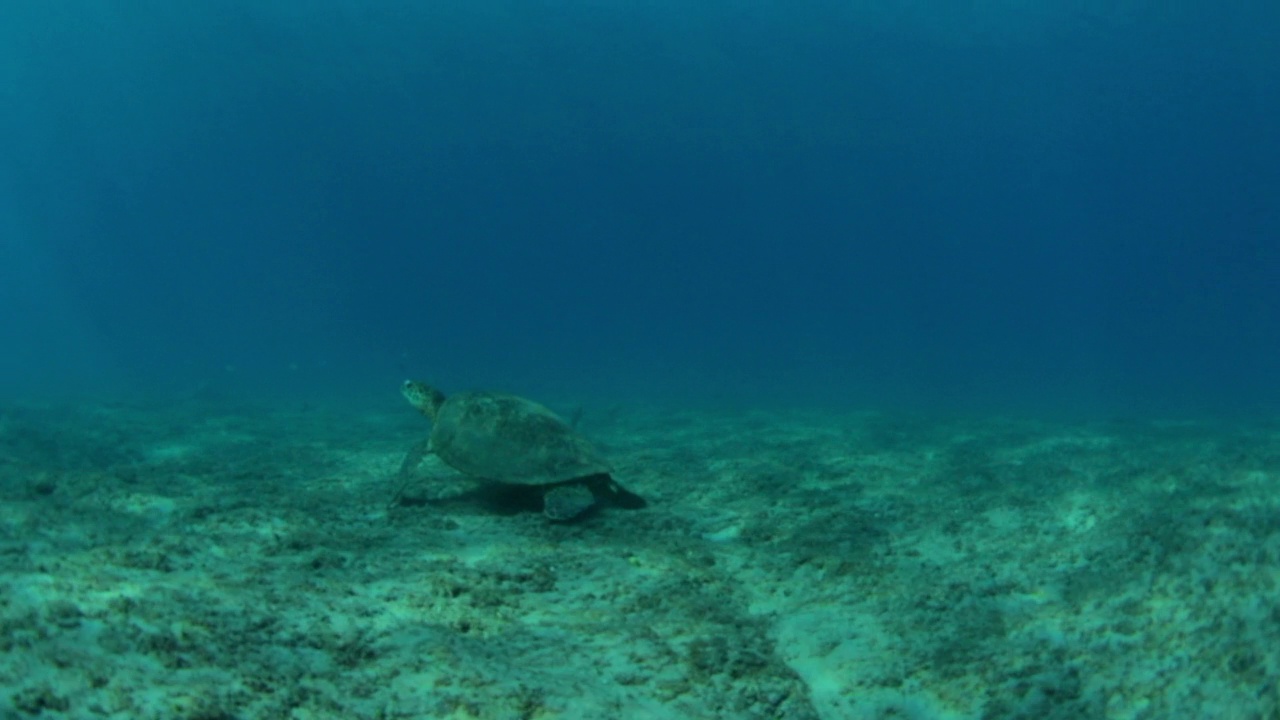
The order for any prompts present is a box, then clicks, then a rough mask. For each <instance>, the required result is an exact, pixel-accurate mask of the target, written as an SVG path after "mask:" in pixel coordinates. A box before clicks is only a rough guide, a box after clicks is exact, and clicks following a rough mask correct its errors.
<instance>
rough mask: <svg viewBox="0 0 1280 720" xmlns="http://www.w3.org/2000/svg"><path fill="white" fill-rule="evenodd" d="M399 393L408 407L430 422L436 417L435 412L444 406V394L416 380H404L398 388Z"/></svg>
mask: <svg viewBox="0 0 1280 720" xmlns="http://www.w3.org/2000/svg"><path fill="white" fill-rule="evenodd" d="M400 393H401V394H403V395H404V399H405V400H408V401H409V404H410V405H412V406H414V407H416V408H418V411H419V412H421V413H422V414H423V415H426V416H427V417H429V418H431V419H432V420H434V419H435V417H436V411H437V410H439V409H440V406H441V405H443V404H444V393H442V392H440V391H439V390H437V389H435V388H433V387H431V386H430V385H428V384H426V383H424V382H418V381H417V380H405V381H404V384H403V385H401V386H400Z"/></svg>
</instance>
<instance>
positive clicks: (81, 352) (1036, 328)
mask: <svg viewBox="0 0 1280 720" xmlns="http://www.w3.org/2000/svg"><path fill="white" fill-rule="evenodd" d="M905 5H910V6H911V9H909V10H904V9H902V7H903V6H904V4H903V3H890V2H883V3H834V2H812V3H781V2H777V3H771V2H749V3H687V2H644V3H624V2H584V1H581V0H572V1H568V2H536V1H531V0H519V1H518V2H516V1H510V2H435V3H408V2H404V3H401V2H396V3H363V2H355V1H354V0H344V1H342V2H337V1H334V0H322V1H319V2H306V3H303V2H297V1H296V0H295V1H294V2H283V1H281V0H275V1H273V2H188V3H172V2H159V1H157V0H151V1H147V2H144V1H142V0H139V1H137V2H131V3H123V4H120V3H102V2H89V1H88V0H82V1H79V2H75V1H73V2H61V3H36V2H29V3H9V4H8V6H7V7H6V9H5V10H4V11H3V20H2V21H0V72H2V73H3V76H0V93H2V96H0V103H2V106H3V108H4V110H3V112H0V347H2V348H3V352H0V373H3V374H2V375H0V391H2V392H3V393H4V394H5V395H7V396H24V397H26V396H35V397H40V396H72V397H75V396H78V395H80V394H83V393H86V392H93V393H96V394H100V395H106V396H117V397H129V396H160V397H164V396H166V395H168V394H175V395H177V394H181V393H183V392H185V391H187V390H190V389H192V388H198V387H215V388H219V389H220V390H222V391H225V392H228V393H233V394H235V393H239V394H244V395H248V396H255V397H261V396H265V395H271V396H273V397H282V398H295V397H307V396H312V395H315V394H327V395H329V396H331V397H335V398H338V397H342V398H367V399H370V400H371V401H373V402H381V401H383V399H384V398H385V402H386V403H388V404H394V403H398V402H400V401H399V398H398V397H397V395H396V384H397V383H398V382H399V380H400V379H401V378H402V377H404V376H406V375H412V376H421V377H425V378H427V379H430V380H432V381H433V382H436V383H438V384H440V385H441V386H442V387H445V388H446V389H453V388H458V387H470V386H482V385H483V386H499V387H503V388H506V389H511V390H516V391H521V392H526V393H529V394H538V393H541V394H544V395H563V394H570V395H572V394H575V393H576V394H579V395H585V396H591V397H598V398H616V399H622V400H630V399H634V398H646V397H649V398H656V399H660V400H662V401H664V402H667V401H675V402H681V401H687V402H740V403H746V404H760V405H779V404H781V405H787V404H798V405H808V404H824V405H849V406H852V407H916V408H919V407H923V408H947V409H954V408H959V409H978V410H981V411H988V410H991V411H996V410H1014V411H1019V412H1023V411H1031V412H1044V413H1056V412H1063V411H1073V412H1074V411H1084V412H1091V413H1092V412H1099V413H1107V414H1127V413H1144V412H1149V411H1150V412H1157V413H1167V412H1202V411H1204V412H1209V411H1213V412H1245V411H1256V410H1266V409H1268V408H1269V407H1274V403H1276V402H1277V401H1278V400H1280V374H1278V373H1277V358H1280V312H1278V308H1280V232H1278V231H1280V133H1278V131H1277V123H1276V118H1277V117H1280V44H1277V43H1276V42H1274V39H1275V38H1276V37H1280V4H1276V3H1274V2H1263V1H1262V0H1256V1H1253V2H1250V1H1248V0H1246V1H1245V2H1237V3H1226V4H1223V3H1217V2H1209V1H1208V0H1201V1H1199V2H1177V1H1176V0H1175V1H1172V2H1164V3H1156V2H1138V3H1131V4H1127V5H1126V4H1123V3H1116V4H1111V3H1091V4H1088V5H1093V6H1094V7H1092V8H1090V9H1089V10H1088V11H1083V10H1081V9H1080V5H1081V4H1080V3H1066V2H1063V3H1059V5H1060V6H1061V7H1054V6H1053V5H1044V4H1036V5H1037V6H1036V7H1035V8H1034V9H1030V8H1026V7H1022V6H1023V5H1024V4H1023V3H991V4H982V3H979V4H960V5H965V6H966V7H964V8H958V6H957V4H956V3H943V2H926V3H911V4H905ZM117 6H118V7H117ZM1001 6H1007V7H1001ZM797 7H799V8H801V9H797Z"/></svg>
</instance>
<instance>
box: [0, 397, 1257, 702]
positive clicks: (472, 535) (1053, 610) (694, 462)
mask: <svg viewBox="0 0 1280 720" xmlns="http://www.w3.org/2000/svg"><path fill="white" fill-rule="evenodd" d="M392 402H398V400H397V401H392ZM428 427H429V426H428V424H427V421H426V420H425V419H423V418H422V417H420V416H419V415H417V414H416V413H414V412H413V411H412V410H411V409H410V408H408V407H407V406H402V405H399V404H394V405H392V404H389V405H388V408H387V410H386V412H385V413H381V414H364V415H352V414H344V413H341V412H337V411H326V410H323V409H310V410H305V409H297V410H289V411H285V410H276V411H271V412H267V411H263V410H260V409H252V408H236V407H231V406H213V405H195V404H192V405H174V406H169V407H133V406H123V405H117V406H79V407H65V408H58V407H37V406H7V407H0V627H2V631H0V643H3V646H2V648H0V649H2V651H3V652H0V718H2V719H3V720H10V719H19V718H31V717H39V718H122V719H129V720H232V719H240V720H258V719H273V718H280V719H284V718H290V719H304V718H305V719H313V718H335V719H336V718H342V719H348V720H374V719H378V720H389V719H392V718H484V719H491V718H492V719H495V720H497V719H502V720H505V719H507V718H512V719H515V718H524V719H530V720H536V719H550V718H584V719H591V718H622V719H626V718H786V719H796V720H799V719H803V718H824V719H832V720H836V719H839V720H847V719H854V720H858V719H862V718H867V719H872V718H876V719H879V718H884V719H895V720H896V719H910V720H927V719H933V718H938V719H975V720H977V719H979V718H984V719H994V718H1027V719H1032V718H1034V719H1037V720H1041V719H1046V718H1108V719H1110V718H1116V719H1121V718H1151V719H1153V720H1155V719H1160V720H1168V719H1179V718H1194V719H1200V718H1215V719H1218V720H1233V719H1236V718H1239V719H1242V720H1243V719H1257V720H1265V719H1275V718H1278V717H1280V683H1278V682H1277V680H1278V678H1280V425H1274V424H1273V425H1267V424H1254V425H1224V424H1197V423H1189V422H1166V423H1147V422H1120V421H1114V422H1099V423H1095V424H1074V425H1072V424H1062V425H1053V424H1044V423H1037V422H1030V421H1021V420H1001V419H983V420H972V419H969V420H960V419H937V418H923V417H907V416H901V417H891V416H887V415H880V414H873V413H862V414H859V413H849V414H844V415H840V414H821V413H800V412H796V413H790V414H789V413H782V412H780V413H768V412H747V413H730V412H709V411H708V412H695V411H678V410H664V409H660V408H652V407H615V408H610V409H607V410H595V411H593V410H591V409H587V411H586V412H585V413H584V414H583V417H582V424H581V429H582V430H583V431H584V432H585V433H586V434H587V435H589V436H590V437H592V438H593V439H594V440H596V441H597V442H598V443H599V444H600V445H601V447H602V448H604V449H605V450H606V451H607V452H608V454H609V455H610V456H611V457H612V458H613V459H614V461H615V464H616V466H617V469H618V471H617V474H616V477H617V478H618V479H619V480H620V481H621V482H622V483H623V484H624V485H626V486H627V487H628V488H630V489H632V490H634V491H635V492H638V493H640V494H642V495H644V496H645V497H647V498H648V500H649V501H650V506H649V507H648V508H646V509H644V510H634V511H629V510H621V509H611V510H606V511H604V512H602V513H600V514H599V515H597V516H595V517H592V518H590V519H588V520H587V521H585V522H582V523H578V524H571V525H556V524H551V523H548V522H547V521H546V520H545V519H544V518H543V517H542V516H541V515H539V514H536V513H516V514H508V513H504V511H503V508H501V507H497V506H495V505H494V504H493V503H490V502H487V501H486V500H485V498H484V497H483V496H479V495H477V494H476V493H474V492H472V490H473V489H474V485H473V484H472V483H471V482H470V481H467V480H465V479H462V478H460V477H458V476H457V474H456V473H453V472H451V471H450V470H449V469H448V468H446V467H444V466H443V465H442V464H440V463H439V461H437V460H435V459H434V458H431V459H428V460H427V461H426V462H424V463H422V464H421V465H420V466H418V467H416V468H415V469H414V470H413V471H412V473H411V474H410V475H409V476H408V477H407V478H405V479H406V480H407V484H406V485H405V487H404V488H402V490H403V493H402V495H401V496H400V501H399V502H397V503H392V502H391V500H392V498H393V497H395V496H396V492H397V489H400V488H398V485H399V480H397V472H398V469H399V467H400V464H401V460H402V458H403V457H404V455H405V452H406V451H407V450H408V449H409V448H410V447H411V446H412V445H413V443H415V442H416V441H417V440H419V439H421V438H422V437H424V436H425V434H426V433H427V431H428Z"/></svg>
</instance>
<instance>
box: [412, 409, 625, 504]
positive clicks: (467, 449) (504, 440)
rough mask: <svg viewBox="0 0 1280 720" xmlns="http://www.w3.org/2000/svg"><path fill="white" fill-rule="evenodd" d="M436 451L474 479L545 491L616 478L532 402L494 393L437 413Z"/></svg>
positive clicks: (573, 435)
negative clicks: (551, 486) (576, 482)
mask: <svg viewBox="0 0 1280 720" xmlns="http://www.w3.org/2000/svg"><path fill="white" fill-rule="evenodd" d="M431 450H432V452H434V453H435V454H436V456H437V457H439V458H440V459H441V460H443V461H444V462H445V463H447V464H448V465H450V466H451V467H453V468H454V469H455V470H457V471H459V472H461V473H463V474H465V475H470V476H472V477H477V478H484V479H487V480H497V481H500V482H505V483H518V484H522V485H542V484H548V483H557V482H565V481H568V480H575V479H578V478H585V477H589V476H592V475H598V474H600V473H608V472H611V470H612V469H611V468H610V467H609V463H608V462H606V461H605V459H604V458H603V457H602V456H601V455H600V453H599V451H597V450H596V449H595V447H594V446H593V445H592V444H591V443H590V442H588V441H587V440H586V438H583V437H582V436H581V435H579V434H577V433H575V432H574V431H573V429H572V428H570V427H569V425H568V424H567V423H565V421H563V420H561V419H560V417H559V416H557V415H556V414H555V413H553V412H551V411H550V410H548V409H547V408H546V407H543V406H542V405H539V404H538V403H536V402H533V401H532V400H526V399H524V398H522V397H517V396H515V395H506V394H503V393H492V392H465V393H459V394H457V395H452V396H450V397H449V398H448V399H447V400H445V402H444V404H443V405H441V406H440V408H439V410H437V411H436V416H435V424H434V426H433V427H432V428H431Z"/></svg>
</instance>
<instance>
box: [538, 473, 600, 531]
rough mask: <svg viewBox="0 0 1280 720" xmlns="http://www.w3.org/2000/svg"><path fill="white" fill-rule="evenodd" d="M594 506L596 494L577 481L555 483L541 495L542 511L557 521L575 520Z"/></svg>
mask: <svg viewBox="0 0 1280 720" xmlns="http://www.w3.org/2000/svg"><path fill="white" fill-rule="evenodd" d="M595 506H596V494H595V493H594V492H592V491H591V488H589V487H587V486H586V485H581V484H578V483H573V484H569V485H557V486H555V487H553V488H549V489H548V490H547V491H546V492H545V493H543V495H542V513H543V514H544V515H546V516H547V517H548V518H549V519H551V520H555V521H557V522H569V521H570V520H577V519H579V518H581V517H582V515H583V514H585V513H586V512H587V511H589V510H591V509H592V508H594V507H595Z"/></svg>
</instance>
